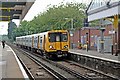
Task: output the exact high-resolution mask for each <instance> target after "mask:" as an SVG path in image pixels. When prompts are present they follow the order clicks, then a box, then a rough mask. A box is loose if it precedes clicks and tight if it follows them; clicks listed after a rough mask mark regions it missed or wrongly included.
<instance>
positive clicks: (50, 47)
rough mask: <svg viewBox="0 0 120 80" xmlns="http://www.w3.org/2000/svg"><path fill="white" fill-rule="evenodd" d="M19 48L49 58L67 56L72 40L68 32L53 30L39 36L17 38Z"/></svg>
mask: <svg viewBox="0 0 120 80" xmlns="http://www.w3.org/2000/svg"><path fill="white" fill-rule="evenodd" d="M16 44H17V45H18V46H21V47H24V48H27V49H29V50H33V51H37V52H39V53H41V54H42V55H45V56H47V57H49V58H50V57H62V56H67V53H68V50H69V47H70V39H69V33H68V31H67V30H52V31H47V32H43V33H38V34H32V35H27V36H21V37H16Z"/></svg>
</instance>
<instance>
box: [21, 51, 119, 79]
mask: <svg viewBox="0 0 120 80" xmlns="http://www.w3.org/2000/svg"><path fill="white" fill-rule="evenodd" d="M20 50H21V49H20ZM21 51H22V52H24V53H25V54H27V56H28V57H29V58H30V59H32V60H33V61H34V62H35V63H37V64H38V65H40V66H42V67H44V69H46V70H47V71H48V72H49V73H51V74H52V75H53V76H54V77H55V78H56V79H58V80H61V79H64V80H69V79H73V78H74V79H80V80H101V79H102V80H118V79H116V78H115V77H113V76H109V75H106V74H104V73H102V72H100V71H97V70H94V69H91V68H88V67H85V66H82V65H79V64H77V63H75V62H71V61H66V60H61V61H51V60H48V59H46V58H44V57H43V56H40V55H38V54H35V53H34V55H33V54H32V53H31V52H28V51H27V52H26V50H25V51H24V50H21ZM63 64H64V65H63ZM66 74H67V75H66Z"/></svg>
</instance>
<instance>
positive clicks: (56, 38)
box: [49, 32, 68, 42]
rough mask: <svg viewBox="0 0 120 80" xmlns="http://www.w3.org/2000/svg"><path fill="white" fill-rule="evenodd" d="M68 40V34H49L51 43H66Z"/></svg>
mask: <svg viewBox="0 0 120 80" xmlns="http://www.w3.org/2000/svg"><path fill="white" fill-rule="evenodd" d="M67 40H68V36H67V33H66V32H64V33H61V32H55V33H49V42H66V41H67Z"/></svg>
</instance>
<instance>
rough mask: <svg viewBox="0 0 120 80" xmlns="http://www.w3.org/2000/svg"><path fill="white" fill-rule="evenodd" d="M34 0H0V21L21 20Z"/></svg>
mask: <svg viewBox="0 0 120 80" xmlns="http://www.w3.org/2000/svg"><path fill="white" fill-rule="evenodd" d="M34 2H35V0H0V21H10V20H12V19H20V20H22V19H23V18H24V17H25V15H26V14H27V12H28V11H29V9H30V8H31V6H32V5H33V3H34Z"/></svg>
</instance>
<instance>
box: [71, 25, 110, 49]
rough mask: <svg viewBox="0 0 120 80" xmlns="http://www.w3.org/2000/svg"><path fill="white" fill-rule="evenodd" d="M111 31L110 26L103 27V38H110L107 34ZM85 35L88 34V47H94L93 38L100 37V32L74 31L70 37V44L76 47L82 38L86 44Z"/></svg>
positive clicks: (85, 29)
mask: <svg viewBox="0 0 120 80" xmlns="http://www.w3.org/2000/svg"><path fill="white" fill-rule="evenodd" d="M111 30H112V25H108V26H105V31H104V36H111V35H110V34H109V31H111ZM86 33H88V42H89V46H90V47H94V44H95V39H96V38H95V36H96V37H99V36H100V30H99V29H96V28H84V29H79V30H76V31H74V34H73V36H71V42H72V43H74V44H75V45H76V46H77V44H78V41H79V42H81V40H83V38H84V41H83V42H84V43H86ZM89 33H90V34H89ZM81 38H82V39H81Z"/></svg>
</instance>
